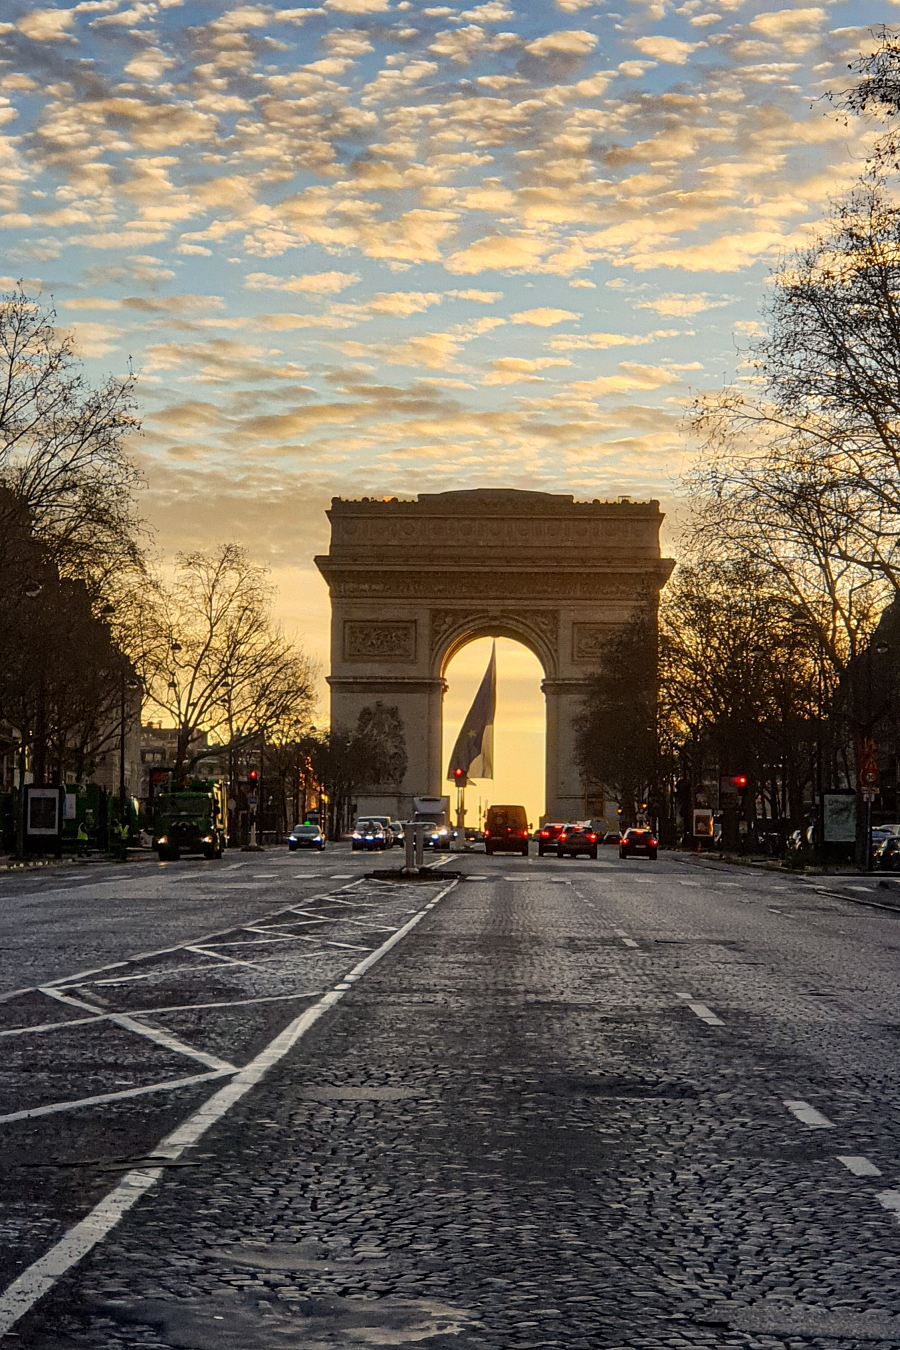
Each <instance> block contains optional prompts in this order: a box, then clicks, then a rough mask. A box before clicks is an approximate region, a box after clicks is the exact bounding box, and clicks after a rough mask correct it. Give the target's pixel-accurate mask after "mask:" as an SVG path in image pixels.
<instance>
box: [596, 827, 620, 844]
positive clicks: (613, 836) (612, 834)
mask: <svg viewBox="0 0 900 1350" xmlns="http://www.w3.org/2000/svg"><path fill="white" fill-rule="evenodd" d="M621 842H622V831H621V830H607V831H606V833H605V834H604V836H603V838H602V839H601V840H600V843H601V844H603V845H604V846H609V845H612V844H615V845H616V846H617V847H618V845H619V844H621Z"/></svg>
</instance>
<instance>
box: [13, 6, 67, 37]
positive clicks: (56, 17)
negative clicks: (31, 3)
mask: <svg viewBox="0 0 900 1350" xmlns="http://www.w3.org/2000/svg"><path fill="white" fill-rule="evenodd" d="M74 20H75V12H74V10H71V9H33V10H32V11H31V13H30V14H24V15H23V16H22V18H21V19H20V20H19V21H18V23H17V24H16V28H18V30H19V32H20V33H21V34H22V36H23V37H27V38H30V39H31V41H32V42H63V41H66V40H67V39H68V40H69V41H72V38H71V35H70V33H69V31H68V30H69V29H70V28H71V27H72V24H73V22H74Z"/></svg>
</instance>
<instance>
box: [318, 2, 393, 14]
mask: <svg viewBox="0 0 900 1350" xmlns="http://www.w3.org/2000/svg"><path fill="white" fill-rule="evenodd" d="M325 8H326V9H336V10H338V11H339V12H340V13H341V14H383V13H384V11H385V10H386V9H388V8H389V6H388V0H325Z"/></svg>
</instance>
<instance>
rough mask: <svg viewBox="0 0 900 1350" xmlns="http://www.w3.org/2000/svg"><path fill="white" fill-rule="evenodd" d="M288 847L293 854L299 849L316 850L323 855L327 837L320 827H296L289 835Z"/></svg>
mask: <svg viewBox="0 0 900 1350" xmlns="http://www.w3.org/2000/svg"><path fill="white" fill-rule="evenodd" d="M287 846H288V848H289V849H290V851H291V853H294V852H296V850H297V849H298V848H316V849H318V850H319V852H320V853H321V852H322V849H323V848H324V847H325V836H324V835H323V834H322V831H321V830H320V829H319V827H318V825H295V826H294V828H293V829H292V830H291V832H290V834H289V835H288V841H287Z"/></svg>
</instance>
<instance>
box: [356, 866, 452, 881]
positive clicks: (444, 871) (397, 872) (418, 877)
mask: <svg viewBox="0 0 900 1350" xmlns="http://www.w3.org/2000/svg"><path fill="white" fill-rule="evenodd" d="M464 875H465V874H464V873H463V872H451V871H450V869H449V868H445V867H442V868H441V869H440V870H437V869H436V868H433V867H393V868H379V869H378V871H376V872H367V873H366V877H367V878H368V879H369V880H370V881H433V880H434V879H435V877H451V878H452V879H453V880H454V881H459V879H460V877H462V876H464Z"/></svg>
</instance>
